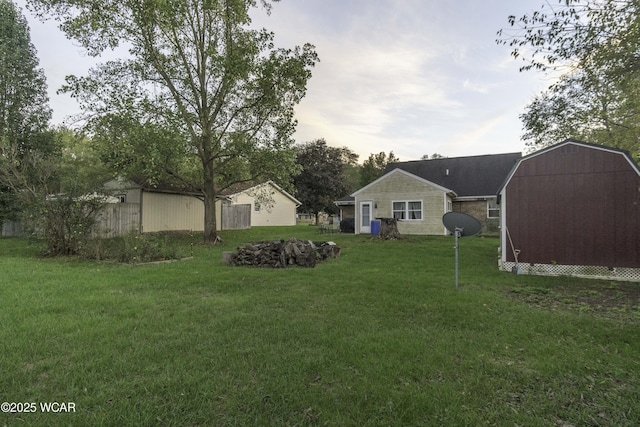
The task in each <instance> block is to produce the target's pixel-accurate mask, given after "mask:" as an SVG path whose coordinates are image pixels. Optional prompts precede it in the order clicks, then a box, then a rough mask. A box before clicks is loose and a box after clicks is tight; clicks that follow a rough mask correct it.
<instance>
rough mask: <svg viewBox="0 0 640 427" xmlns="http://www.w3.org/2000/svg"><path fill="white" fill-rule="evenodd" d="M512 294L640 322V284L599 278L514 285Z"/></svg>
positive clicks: (546, 304)
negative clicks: (578, 281)
mask: <svg viewBox="0 0 640 427" xmlns="http://www.w3.org/2000/svg"><path fill="white" fill-rule="evenodd" d="M508 295H509V296H510V297H511V298H514V299H517V300H520V301H523V302H525V303H527V304H529V305H533V306H537V307H541V308H547V309H550V310H572V311H574V310H575V311H579V312H583V313H590V314H593V315H594V316H601V317H613V318H625V319H630V320H631V319H632V320H634V321H638V322H640V283H625V282H605V281H597V280H595V281H589V282H588V283H585V282H583V281H581V282H580V283H579V284H578V283H575V282H574V283H571V282H567V283H566V284H561V285H553V286H548V287H536V286H531V285H521V286H518V287H513V288H511V289H510V290H509V292H508Z"/></svg>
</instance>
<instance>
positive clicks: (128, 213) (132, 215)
mask: <svg viewBox="0 0 640 427" xmlns="http://www.w3.org/2000/svg"><path fill="white" fill-rule="evenodd" d="M96 220H97V223H96V228H95V229H96V230H97V234H98V236H100V237H117V236H123V235H125V234H127V233H129V232H131V231H134V230H139V229H140V204H139V203H109V204H107V205H106V206H105V207H104V208H103V209H102V210H101V211H100V213H99V214H98V217H97V218H96Z"/></svg>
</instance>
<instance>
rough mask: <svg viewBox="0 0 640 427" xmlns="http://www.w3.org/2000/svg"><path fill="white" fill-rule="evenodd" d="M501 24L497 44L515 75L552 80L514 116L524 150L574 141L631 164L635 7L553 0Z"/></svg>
mask: <svg viewBox="0 0 640 427" xmlns="http://www.w3.org/2000/svg"><path fill="white" fill-rule="evenodd" d="M508 22H509V25H510V28H509V29H505V30H501V31H500V32H499V33H498V35H499V39H498V40H497V42H498V43H501V44H504V45H508V46H509V47H511V48H512V52H511V54H512V56H513V57H514V58H518V59H521V60H522V61H523V66H522V67H521V71H527V70H539V71H543V72H554V73H556V75H559V77H557V82H556V83H555V84H553V85H552V86H551V87H550V88H549V89H548V90H546V91H545V92H544V93H542V94H540V95H538V96H537V97H535V98H534V100H533V101H532V102H531V104H529V106H528V107H527V111H526V112H525V113H524V114H522V115H521V119H522V121H523V127H524V130H525V133H524V135H523V138H524V139H525V141H527V144H528V145H529V146H530V147H532V148H540V147H543V146H546V145H549V144H552V143H555V142H559V141H560V140H562V139H565V138H568V137H574V138H579V139H584V140H587V141H590V142H594V143H599V144H606V145H609V146H614V147H618V148H623V149H626V150H628V151H630V152H631V153H632V155H634V156H635V157H636V158H638V157H639V156H640V145H639V142H638V139H639V137H640V110H639V109H638V101H637V100H638V99H639V95H640V56H639V54H638V52H640V1H638V0H561V1H558V2H557V4H555V5H554V4H551V3H547V4H545V5H543V6H542V7H541V9H540V10H537V11H534V12H532V13H531V14H527V15H523V16H521V17H519V18H518V17H516V16H510V17H509V18H508Z"/></svg>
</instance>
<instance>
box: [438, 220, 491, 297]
mask: <svg viewBox="0 0 640 427" xmlns="http://www.w3.org/2000/svg"><path fill="white" fill-rule="evenodd" d="M442 223H443V224H444V226H445V227H447V230H449V231H450V232H452V233H453V235H454V236H456V245H455V246H454V248H455V250H456V289H457V288H458V238H459V237H464V236H475V235H476V234H478V233H479V232H480V229H481V228H482V225H481V224H480V221H478V220H477V219H475V218H474V217H472V216H471V215H467V214H463V213H460V212H447V213H446V214H444V215H443V216H442Z"/></svg>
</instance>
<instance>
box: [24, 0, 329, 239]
mask: <svg viewBox="0 0 640 427" xmlns="http://www.w3.org/2000/svg"><path fill="white" fill-rule="evenodd" d="M274 1H275V0H274ZM30 4H31V5H32V6H33V7H34V8H35V10H36V11H37V12H38V13H39V14H40V15H42V16H53V17H54V18H56V19H57V20H59V21H60V22H61V28H62V29H63V30H64V31H65V32H66V34H67V35H68V36H69V37H70V38H72V39H74V40H76V41H77V42H78V43H80V44H81V45H82V46H83V47H84V48H85V49H86V50H87V52H88V53H89V54H91V55H99V54H101V53H102V52H103V51H104V50H105V49H107V48H113V47H116V46H123V47H126V48H128V50H129V54H130V55H129V57H127V58H123V59H121V60H118V61H110V62H107V63H105V64H102V65H100V66H98V67H97V68H95V69H93V70H92V71H91V72H90V74H89V75H88V76H85V77H69V78H68V79H67V80H68V83H67V85H66V87H65V90H67V91H69V92H70V93H71V94H72V95H73V96H75V97H76V98H77V99H78V100H79V102H80V104H81V106H82V107H83V109H84V111H86V112H87V113H89V115H90V117H91V120H89V121H88V124H89V126H90V129H92V132H93V134H94V138H95V140H96V141H99V142H101V143H102V144H106V145H107V146H108V147H110V149H112V151H113V152H114V153H115V154H114V159H113V160H114V161H115V163H116V164H118V165H120V166H122V167H123V168H124V169H125V170H127V171H129V172H131V170H132V169H134V170H135V169H136V168H137V169H138V172H143V173H144V174H146V175H147V176H146V177H147V178H156V179H165V178H168V177H170V178H171V179H172V180H173V181H176V182H177V183H182V184H184V185H186V186H188V187H190V188H191V189H194V190H197V191H198V192H200V194H201V195H202V199H203V201H204V208H205V215H204V230H205V233H204V238H205V240H206V241H210V242H211V241H216V239H217V232H216V216H215V201H216V197H217V195H218V194H219V193H220V191H222V190H223V189H224V188H226V187H228V186H230V185H232V184H234V183H237V182H240V181H255V180H259V179H264V178H271V179H274V180H277V181H279V182H280V183H282V180H286V178H287V176H288V174H289V173H290V172H291V171H296V167H295V156H294V150H293V140H292V134H293V132H294V128H295V120H294V118H293V116H294V106H295V105H296V104H297V103H298V102H299V101H300V100H301V99H302V97H303V96H304V94H305V90H306V84H307V81H308V79H309V78H310V76H311V72H310V69H311V68H312V67H313V66H314V64H315V63H316V62H317V60H318V59H317V55H316V53H315V50H314V48H313V46H311V45H309V44H306V45H304V46H302V47H295V48H293V49H281V48H275V47H274V34H273V33H271V32H268V31H266V30H265V29H262V30H256V29H252V28H250V23H251V19H250V11H251V9H252V8H253V7H257V6H263V7H265V8H267V10H269V8H270V7H271V5H270V3H269V2H268V1H267V0H260V1H258V0H207V1H202V0H145V1H139V0H40V1H37V0H31V1H30ZM141 156H144V157H141ZM150 175H152V176H150ZM282 184H286V183H282Z"/></svg>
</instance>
